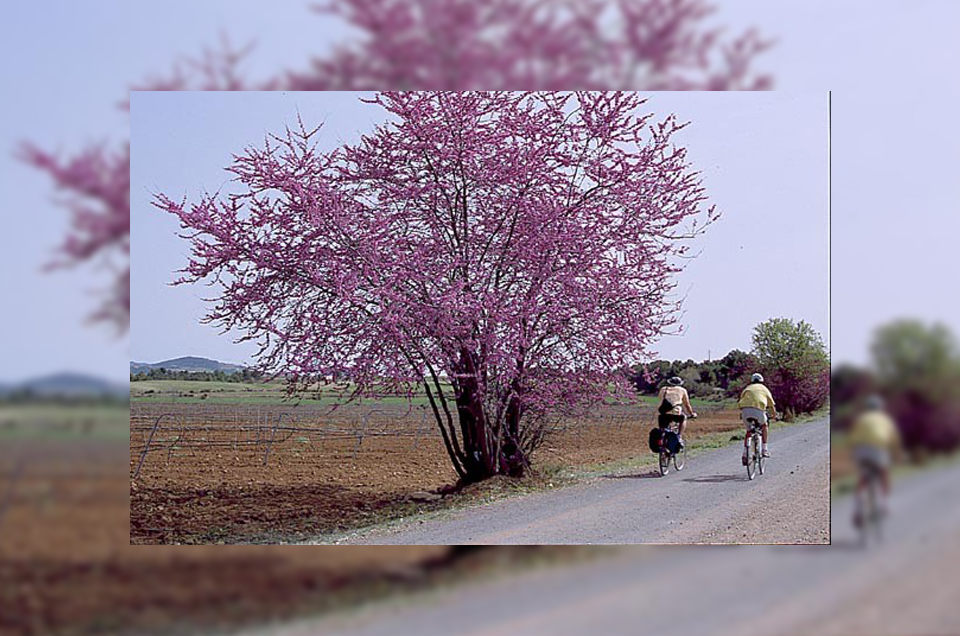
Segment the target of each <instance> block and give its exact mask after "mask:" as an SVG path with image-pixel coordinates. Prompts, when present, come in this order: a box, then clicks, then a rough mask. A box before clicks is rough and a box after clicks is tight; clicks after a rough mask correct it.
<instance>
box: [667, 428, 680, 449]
mask: <svg viewBox="0 0 960 636" xmlns="http://www.w3.org/2000/svg"><path fill="white" fill-rule="evenodd" d="M663 445H664V446H666V447H667V450H669V451H670V452H671V453H679V452H680V436H679V435H677V434H676V433H674V432H673V431H669V430H665V431H663Z"/></svg>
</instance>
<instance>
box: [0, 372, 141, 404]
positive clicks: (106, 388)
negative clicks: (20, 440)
mask: <svg viewBox="0 0 960 636" xmlns="http://www.w3.org/2000/svg"><path fill="white" fill-rule="evenodd" d="M21 392H23V393H30V394H32V395H34V396H36V397H41V398H51V397H53V398H55V397H70V398H75V397H84V398H87V397H92V398H104V397H107V398H121V399H126V398H129V397H130V387H129V385H127V384H121V383H119V382H111V381H109V380H104V379H103V378H98V377H95V376H92V375H86V374H83V373H70V372H64V373H54V374H51V375H45V376H42V377H39V378H33V379H31V380H26V381H24V382H19V383H17V384H7V385H4V386H2V387H0V395H9V394H12V393H21Z"/></svg>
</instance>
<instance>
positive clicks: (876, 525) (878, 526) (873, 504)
mask: <svg viewBox="0 0 960 636" xmlns="http://www.w3.org/2000/svg"><path fill="white" fill-rule="evenodd" d="M868 492H869V493H870V517H871V518H870V529H871V531H872V533H873V538H874V539H875V540H876V541H877V543H880V542H881V541H883V512H881V509H880V497H881V496H882V495H881V494H880V483H879V478H878V477H877V476H874V477H872V478H871V479H870V484H869V490H868Z"/></svg>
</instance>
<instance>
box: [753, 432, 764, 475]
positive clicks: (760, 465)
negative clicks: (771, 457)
mask: <svg viewBox="0 0 960 636" xmlns="http://www.w3.org/2000/svg"><path fill="white" fill-rule="evenodd" d="M753 440H754V443H756V445H757V468H758V469H759V470H760V474H761V475H762V474H763V445H762V444H761V443H760V441H759V440H760V433H757V434H756V435H755V436H754V438H753Z"/></svg>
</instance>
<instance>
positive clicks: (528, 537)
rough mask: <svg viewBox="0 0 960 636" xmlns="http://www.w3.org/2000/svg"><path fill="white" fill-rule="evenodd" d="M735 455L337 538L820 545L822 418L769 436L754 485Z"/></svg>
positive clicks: (824, 490) (825, 536)
mask: <svg viewBox="0 0 960 636" xmlns="http://www.w3.org/2000/svg"><path fill="white" fill-rule="evenodd" d="M741 451H742V446H740V445H739V444H731V445H730V446H728V447H726V448H722V449H718V450H713V451H709V452H705V453H703V454H698V455H695V456H693V457H689V458H688V459H687V465H686V467H685V468H684V470H683V471H681V472H675V471H672V472H671V473H670V474H668V475H667V476H666V477H661V476H660V475H659V473H658V472H656V470H653V471H644V472H641V473H634V474H626V475H620V474H618V475H606V476H603V477H598V478H595V479H591V480H590V481H588V482H587V483H583V484H578V485H576V486H572V487H568V488H560V489H557V490H552V491H546V492H539V493H535V494H531V495H528V496H523V497H517V498H511V499H508V500H502V501H498V502H493V503H490V504H485V505H481V506H476V507H472V508H469V509H466V510H461V511H457V512H450V513H443V514H442V515H440V516H439V517H437V516H434V517H431V518H413V519H410V520H407V521H405V522H403V523H401V524H396V525H393V526H391V527H389V528H386V529H376V530H372V531H361V532H358V533H354V534H351V535H349V536H347V537H345V538H338V539H337V540H338V542H341V543H354V544H395V545H397V544H399V545H415V544H433V545H457V544H497V545H505V544H524V545H531V544H580V545H584V544H610V543H613V544H636V543H810V544H814V543H820V544H822V543H828V542H829V541H830V534H829V523H830V472H829V460H830V432H829V423H828V421H827V420H826V419H821V420H817V421H813V422H808V423H805V424H797V425H794V426H790V427H786V428H783V429H777V430H774V431H773V432H772V439H771V451H772V452H773V454H774V456H773V457H772V458H771V459H770V460H769V461H768V464H767V471H766V473H765V474H764V475H761V476H758V477H757V478H756V479H755V480H754V481H748V480H747V477H746V471H745V469H744V468H743V467H742V466H741V464H740V453H741ZM327 541H329V539H327ZM320 542H324V541H320Z"/></svg>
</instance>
